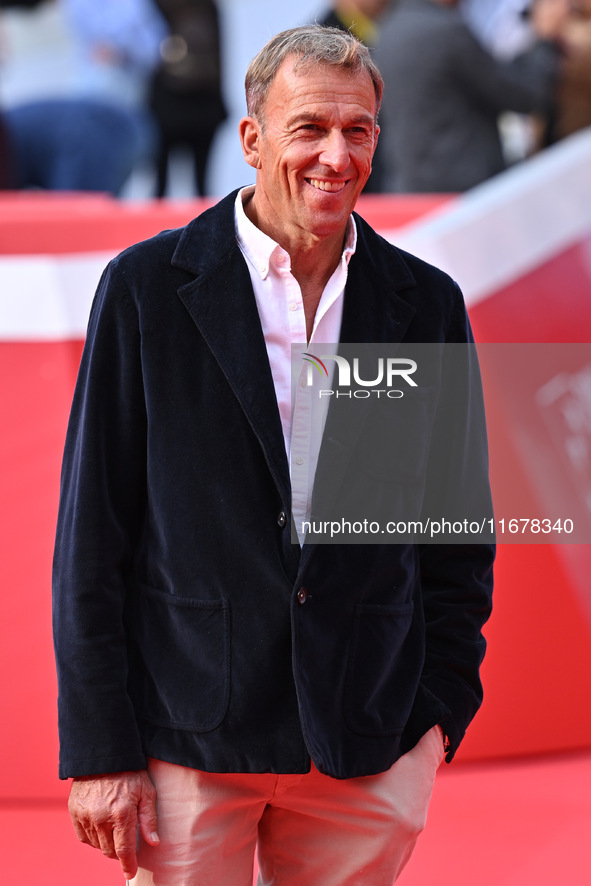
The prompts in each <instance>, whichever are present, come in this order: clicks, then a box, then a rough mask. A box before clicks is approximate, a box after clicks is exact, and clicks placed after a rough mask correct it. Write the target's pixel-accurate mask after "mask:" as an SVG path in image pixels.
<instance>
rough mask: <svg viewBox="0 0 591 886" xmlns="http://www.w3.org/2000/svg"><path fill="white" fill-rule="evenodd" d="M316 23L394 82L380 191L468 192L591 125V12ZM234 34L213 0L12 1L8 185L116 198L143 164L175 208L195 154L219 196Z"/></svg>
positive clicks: (358, 14) (435, 11) (446, 2)
mask: <svg viewBox="0 0 591 886" xmlns="http://www.w3.org/2000/svg"><path fill="white" fill-rule="evenodd" d="M19 7H20V10H19V11H18V13H17V14H16V19H15V15H14V12H15V10H17V9H18V8H19ZM11 13H12V14H11ZM316 21H318V22H319V23H321V24H324V25H330V26H333V27H339V28H346V29H350V30H351V31H352V32H353V33H354V34H355V35H356V36H357V37H358V38H359V39H360V40H362V41H363V42H364V43H366V44H367V45H368V46H369V47H370V48H371V50H372V52H374V54H375V57H376V60H377V62H378V65H379V67H380V69H381V71H382V74H383V76H384V80H385V84H386V88H385V93H384V102H383V107H382V110H381V114H380V126H381V134H380V139H379V149H378V151H377V153H376V158H375V162H374V172H373V173H372V176H371V178H370V181H369V182H368V186H367V189H368V190H371V191H374V192H397V191H398V192H407V193H408V192H431V193H434V192H460V191H465V190H467V189H469V188H471V187H473V186H474V185H476V184H478V183H480V182H482V181H485V180H486V179H488V178H490V177H491V176H493V175H496V174H497V173H498V172H500V171H502V170H503V169H504V168H506V166H507V165H509V164H511V163H514V162H518V161H523V160H524V159H527V157H529V156H530V155H532V154H534V153H536V152H538V151H540V150H542V149H544V148H545V147H547V146H548V145H551V144H552V143H554V142H556V141H557V140H559V139H562V138H564V137H565V136H568V135H569V134H571V133H573V132H575V131H577V130H579V129H582V128H584V127H586V126H588V125H591V0H338V2H335V3H333V4H328V5H327V8H326V9H325V10H322V8H320V9H319V13H318V16H317V17H316ZM223 30H224V29H223V21H222V20H221V17H220V12H219V10H218V8H217V6H216V3H215V0H101V2H100V3H97V2H96V0H20V2H19V0H13V2H11V0H0V87H2V85H3V84H4V85H5V86H6V85H8V86H10V89H8V90H5V91H4V92H3V91H2V89H1V88H0V96H3V101H2V103H1V104H0V187H3V188H11V189H24V188H43V189H50V190H84V191H106V192H109V193H112V194H115V195H119V194H121V193H122V191H123V189H124V187H125V184H126V182H127V181H128V180H129V178H130V176H131V174H132V173H133V171H134V170H137V169H138V168H139V167H141V166H145V167H146V166H147V167H150V168H151V169H152V170H153V182H154V185H153V193H154V196H164V195H166V193H167V188H168V187H169V179H168V177H169V173H170V168H171V156H172V155H173V154H174V151H175V149H177V148H178V147H179V146H183V147H184V149H185V151H187V152H188V154H189V156H190V158H191V162H192V165H193V172H194V175H193V178H194V185H193V186H192V187H193V190H194V191H195V193H198V194H200V195H205V194H207V193H208V192H209V190H210V185H209V178H208V161H210V160H211V152H212V146H213V145H214V138H215V135H216V131H217V130H218V127H219V126H220V124H221V123H222V122H223V121H224V119H225V118H226V116H227V110H226V102H225V99H224V86H223V78H222V74H223V47H224V33H223ZM21 44H22V45H26V46H27V47H28V48H29V50H31V48H32V51H31V52H30V58H29V60H28V76H27V77H26V78H24V79H23V81H22V83H20V82H19V80H18V76H16V75H15V70H17V71H18V70H19V65H18V64H15V59H16V61H17V62H18V53H19V46H20V45H21ZM21 68H22V66H21ZM15 76H16V79H15ZM6 93H8V94H9V96H10V98H9V100H7V99H6Z"/></svg>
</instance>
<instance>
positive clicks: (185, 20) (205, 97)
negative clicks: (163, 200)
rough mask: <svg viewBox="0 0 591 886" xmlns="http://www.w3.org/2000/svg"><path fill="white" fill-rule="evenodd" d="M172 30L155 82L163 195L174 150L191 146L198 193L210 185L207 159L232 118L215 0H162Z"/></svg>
mask: <svg viewBox="0 0 591 886" xmlns="http://www.w3.org/2000/svg"><path fill="white" fill-rule="evenodd" d="M157 5H158V7H159V9H160V11H161V13H162V15H163V17H164V18H165V20H166V22H167V24H168V28H169V34H168V36H167V37H166V38H165V39H164V40H163V41H162V43H161V46H160V63H159V65H158V68H157V69H156V72H155V74H154V78H153V81H152V85H151V96H150V105H151V108H152V111H153V113H154V116H155V119H156V122H157V124H158V130H159V147H158V155H157V162H156V167H157V185H156V193H157V196H158V197H163V196H164V194H165V193H166V187H167V178H168V164H169V160H170V155H171V152H172V151H173V150H174V149H175V148H176V147H179V146H185V147H188V148H189V149H190V151H191V156H192V160H193V167H194V171H195V183H196V185H197V190H198V193H199V194H200V195H201V196H204V195H205V194H207V193H208V188H207V162H208V158H209V155H210V150H211V145H212V143H213V140H214V137H215V133H216V130H217V128H218V126H219V125H220V124H221V123H222V122H223V121H224V120H225V119H226V116H227V114H226V107H225V104H224V99H223V95H222V72H221V41H220V22H219V13H218V9H217V6H216V4H215V2H214V0H157Z"/></svg>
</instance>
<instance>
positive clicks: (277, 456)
mask: <svg viewBox="0 0 591 886" xmlns="http://www.w3.org/2000/svg"><path fill="white" fill-rule="evenodd" d="M233 196H235V195H231V197H230V198H225V199H224V200H223V201H222V202H221V203H220V204H218V205H217V207H214V209H212V210H209V212H206V213H204V214H203V215H202V216H199V217H198V218H197V219H195V220H194V221H193V222H192V223H191V224H190V225H189V226H188V227H187V229H186V230H185V232H184V234H183V236H182V238H181V240H180V241H179V246H178V248H177V251H176V252H175V256H174V258H173V264H174V265H176V266H177V267H184V268H186V269H187V270H192V271H194V272H195V273H196V274H197V278H196V279H195V280H193V281H192V282H190V283H187V284H186V285H184V286H182V287H181V288H180V289H179V291H178V294H179V297H180V298H181V300H182V302H183V304H184V305H185V307H186V309H187V311H188V312H189V314H190V316H191V318H192V319H193V321H194V323H195V324H196V325H197V326H198V328H199V330H200V332H201V334H202V336H203V338H204V340H205V342H206V343H207V345H208V347H209V348H210V350H211V352H212V354H213V355H214V357H215V359H216V360H217V362H218V364H219V366H220V368H221V370H222V372H223V373H224V375H225V377H226V379H227V381H228V384H229V385H230V387H231V389H232V391H233V392H234V394H235V396H236V398H237V399H238V401H239V403H240V405H241V406H242V409H243V410H244V413H245V415H246V417H247V419H248V421H249V423H250V426H251V427H252V429H253V431H254V433H255V435H256V437H257V439H258V440H259V443H260V445H261V447H262V449H263V452H264V454H265V459H266V462H267V465H268V466H269V470H270V471H271V474H272V476H273V479H274V481H275V484H276V486H277V488H278V490H279V492H280V495H281V499H282V501H283V502H285V504H286V505H287V506H290V504H291V487H290V480H289V467H288V462H287V455H286V452H285V443H284V439H283V430H282V427H281V418H280V416H279V409H278V407H277V398H276V396H275V387H274V384H273V377H272V374H271V367H270V365H269V360H268V357H267V349H266V345H265V339H264V336H263V332H262V328H261V323H260V319H259V314H258V310H257V306H256V300H255V297H254V292H253V289H252V283H251V280H250V275H249V273H248V268H247V267H246V263H245V261H244V258H243V256H242V253H241V252H240V248H239V246H238V244H237V242H236V239H235V236H234V217H233V200H232V199H231V198H232V197H233ZM228 204H229V205H228ZM216 210H217V211H216ZM228 210H230V211H228ZM207 216H212V217H210V218H207ZM197 245H198V246H197ZM211 257H213V260H212V258H211Z"/></svg>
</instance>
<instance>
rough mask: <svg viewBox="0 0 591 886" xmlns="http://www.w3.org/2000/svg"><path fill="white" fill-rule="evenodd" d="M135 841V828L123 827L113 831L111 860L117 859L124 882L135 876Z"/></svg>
mask: <svg viewBox="0 0 591 886" xmlns="http://www.w3.org/2000/svg"><path fill="white" fill-rule="evenodd" d="M135 839H136V830H135V826H134V827H123V828H119V829H116V830H114V831H113V843H114V851H115V855H114V856H113V858H117V859H119V864H120V865H121V870H122V871H123V876H124V877H125V879H126V880H132V879H133V878H134V877H135V875H136V874H137V855H136V848H135Z"/></svg>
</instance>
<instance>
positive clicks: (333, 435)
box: [303, 216, 416, 565]
mask: <svg viewBox="0 0 591 886" xmlns="http://www.w3.org/2000/svg"><path fill="white" fill-rule="evenodd" d="M356 222H357V229H358V246H357V250H356V252H355V255H354V256H353V258H352V259H351V262H350V264H349V273H348V278H347V287H346V290H345V304H344V308H343V320H342V324H341V336H340V344H341V346H342V345H349V346H350V345H358V347H357V348H351V347H347V348H345V349H343V348H342V347H341V350H344V352H345V354H346V355H347V356H349V355H350V354H351V353H352V352H353V350H354V351H355V354H356V355H358V356H359V357H362V356H363V353H364V352H367V351H368V350H370V349H371V346H372V345H379V344H387V345H388V349H387V355H388V356H393V355H394V354H395V353H396V347H395V346H396V345H397V344H400V343H401V342H402V341H403V339H404V337H405V334H406V331H407V329H408V327H409V325H410V323H411V321H412V319H413V318H414V315H415V313H416V311H415V308H414V306H413V305H412V304H411V303H409V302H408V301H405V300H404V299H403V298H401V297H400V296H399V295H398V292H401V291H404V290H405V289H409V288H412V287H414V286H415V285H416V284H415V281H414V278H413V277H412V274H411V272H410V269H409V268H408V266H407V264H406V262H405V261H404V259H403V258H402V256H401V255H400V253H398V252H397V251H394V250H393V249H392V248H391V247H390V248H387V247H386V251H385V247H384V243H383V241H382V240H381V238H379V237H378V236H377V235H376V234H375V232H374V231H372V229H371V228H369V227H368V226H367V225H366V223H365V222H363V221H362V220H361V219H360V218H359V217H358V216H356ZM368 346H369V348H368ZM393 346H394V347H393ZM357 352H359V353H358V354H357ZM371 402H372V401H371V398H366V399H353V398H351V399H349V398H348V397H339V398H333V399H332V400H331V404H330V407H329V410H328V415H327V419H326V426H325V430H324V435H323V439H322V445H321V448H320V454H319V457H318V466H317V468H316V475H315V480H314V494H313V500H312V519H318V520H322V519H323V513H326V512H330V508H331V505H332V503H333V501H334V499H335V497H336V496H337V494H338V492H339V489H340V487H341V486H342V483H343V481H344V479H345V478H346V476H347V472H348V466H349V462H350V459H351V457H352V454H353V452H354V450H355V445H356V443H357V440H358V437H359V434H360V433H361V430H362V428H363V426H364V423H365V421H366V419H367V416H368V413H369V410H370V408H371ZM305 547H306V546H305ZM313 548H314V545H308V546H307V550H306V552H305V553H306V556H305V557H304V558H303V565H305V562H306V561H307V558H308V557H309V555H310V553H311V550H312V549H313Z"/></svg>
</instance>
